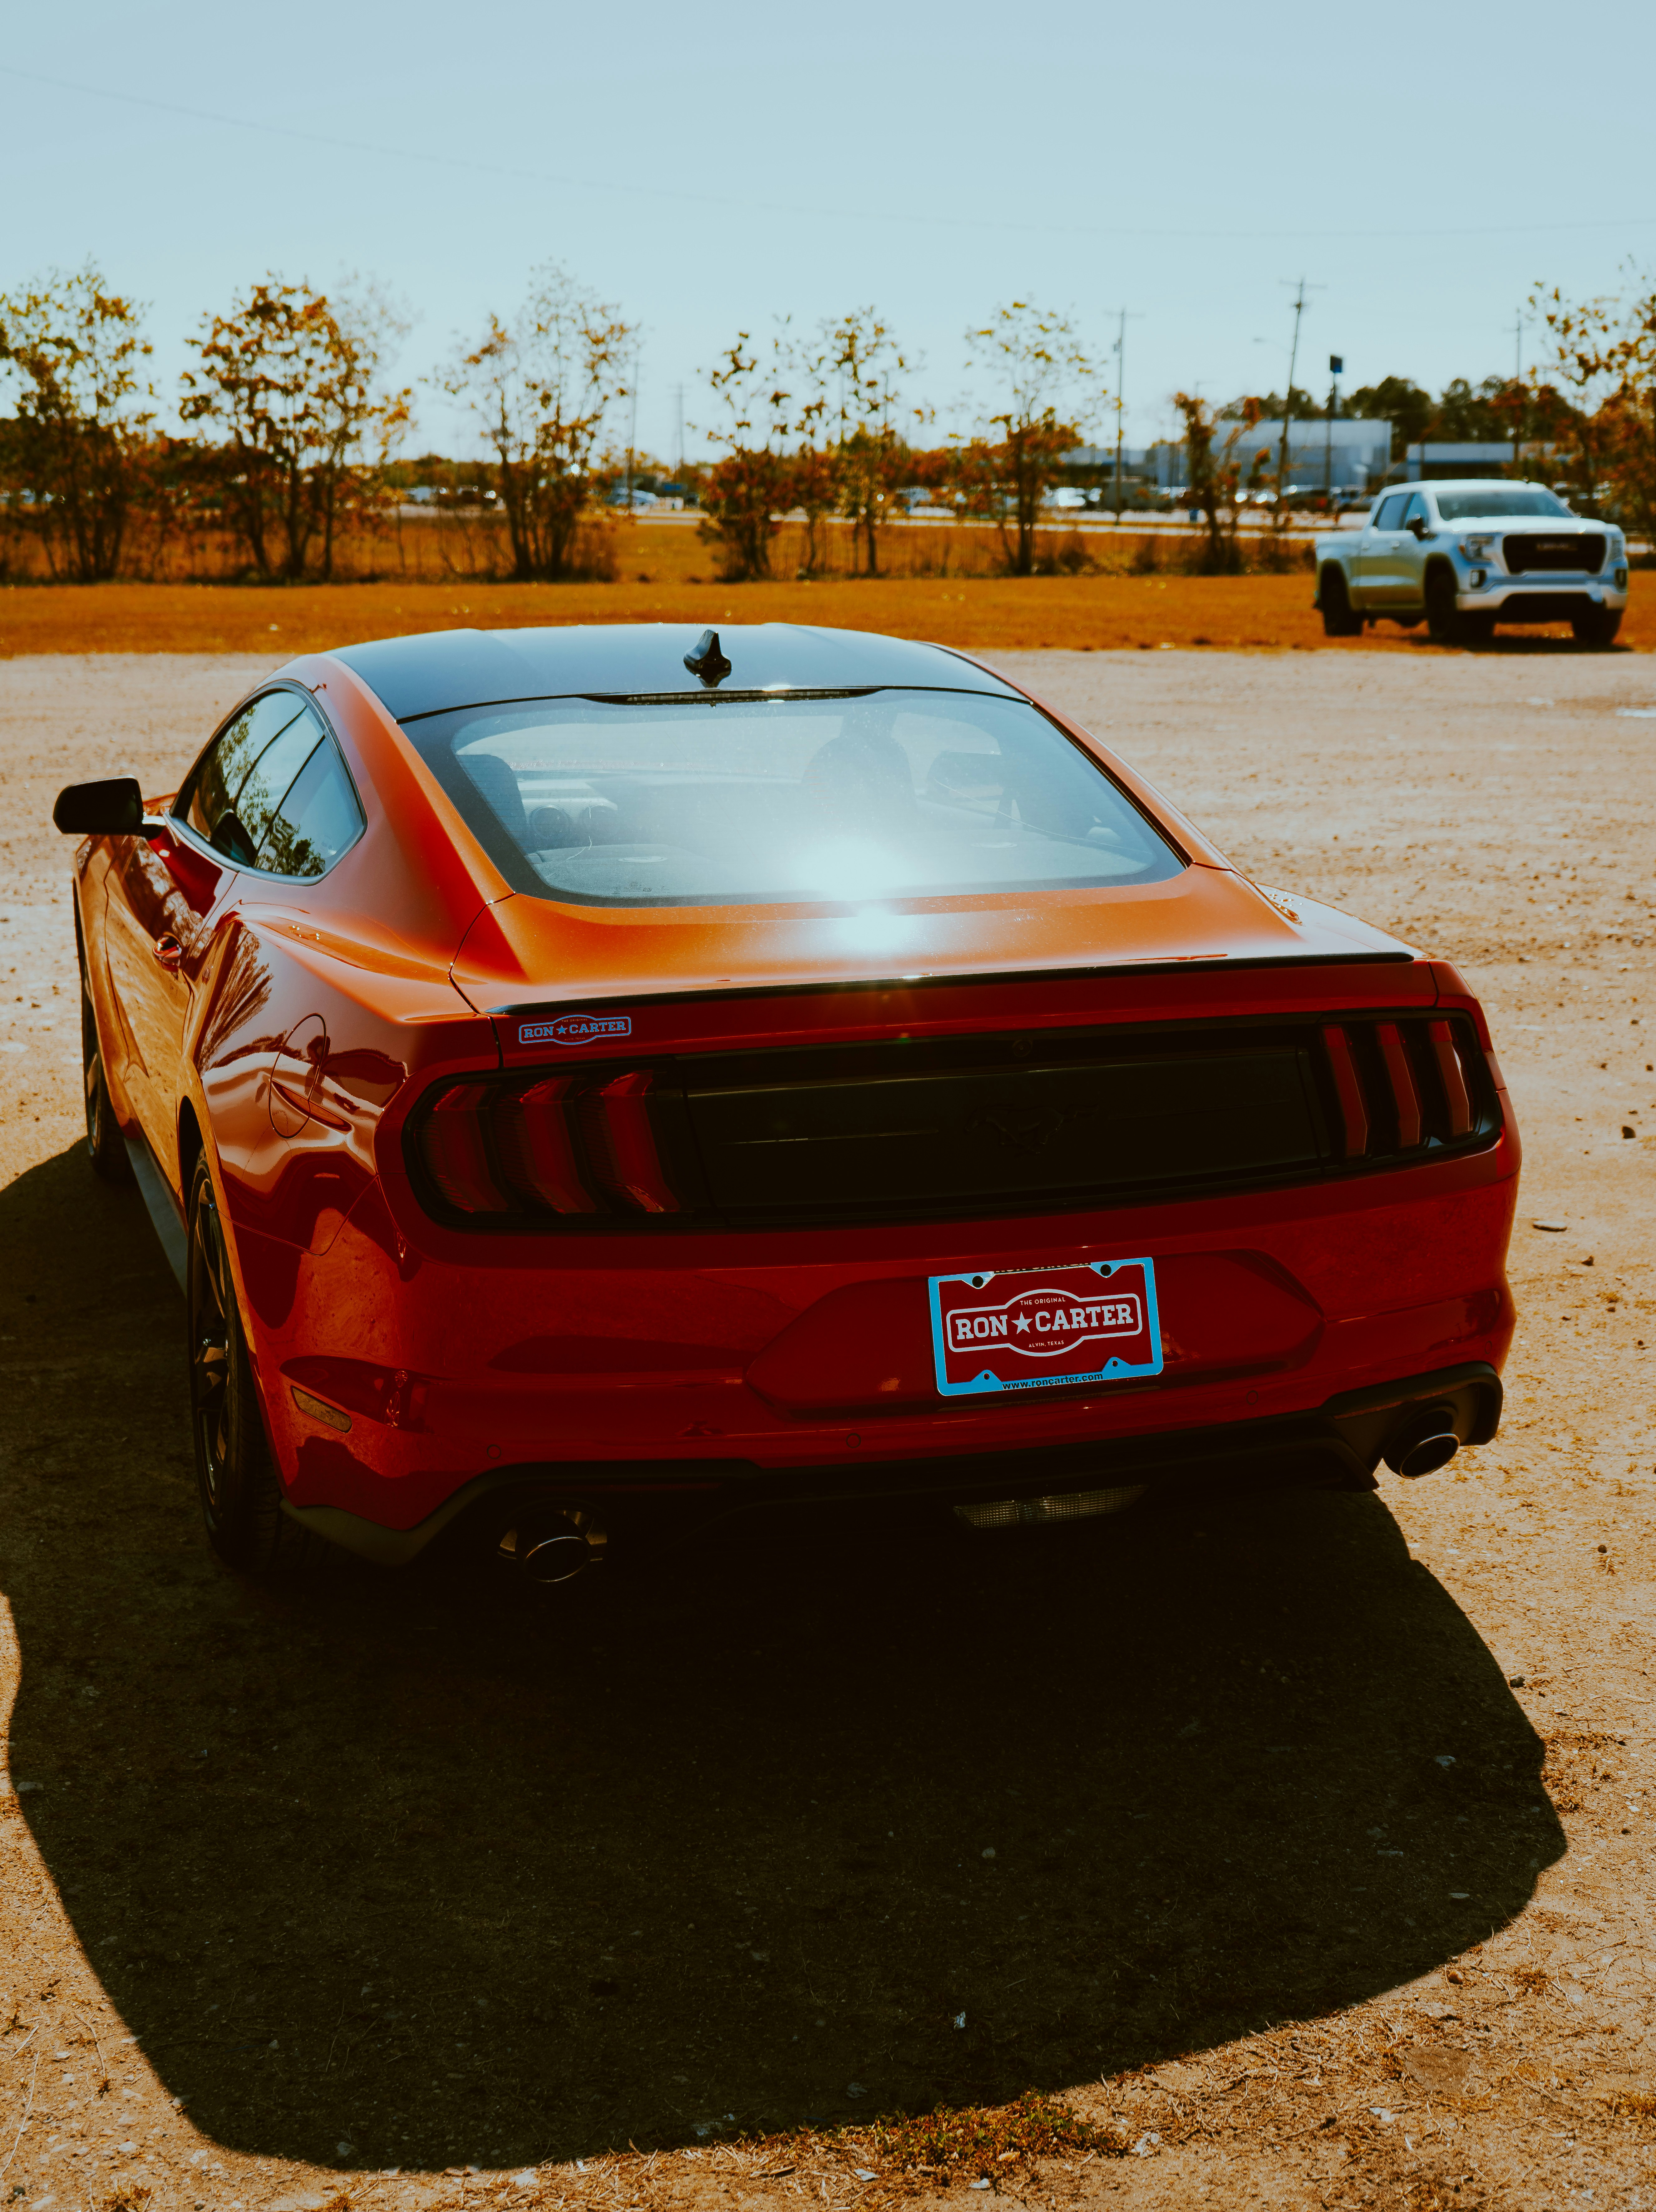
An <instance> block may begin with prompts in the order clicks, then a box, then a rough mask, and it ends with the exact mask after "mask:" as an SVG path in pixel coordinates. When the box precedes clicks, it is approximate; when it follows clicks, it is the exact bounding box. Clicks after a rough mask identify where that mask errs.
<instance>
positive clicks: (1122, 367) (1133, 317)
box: [1111, 307, 1143, 526]
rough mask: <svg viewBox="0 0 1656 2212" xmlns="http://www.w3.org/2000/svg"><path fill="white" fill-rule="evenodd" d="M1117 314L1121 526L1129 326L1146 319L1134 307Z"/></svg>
mask: <svg viewBox="0 0 1656 2212" xmlns="http://www.w3.org/2000/svg"><path fill="white" fill-rule="evenodd" d="M1116 313H1117V330H1116V343H1115V344H1114V345H1113V346H1112V347H1111V352H1112V353H1113V354H1114V355H1115V356H1116V521H1117V526H1119V524H1120V522H1121V440H1122V418H1123V411H1124V410H1125V407H1126V400H1125V398H1124V396H1123V392H1124V387H1125V385H1126V382H1127V325H1128V324H1129V322H1131V323H1137V322H1142V320H1143V316H1142V313H1140V311H1139V310H1138V309H1137V308H1134V307H1118V308H1117V310H1116Z"/></svg>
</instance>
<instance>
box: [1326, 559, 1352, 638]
mask: <svg viewBox="0 0 1656 2212" xmlns="http://www.w3.org/2000/svg"><path fill="white" fill-rule="evenodd" d="M1317 603H1318V605H1319V606H1320V607H1321V609H1322V611H1323V635H1324V637H1361V635H1362V634H1363V618H1362V617H1361V615H1360V614H1359V613H1357V611H1355V608H1354V607H1353V605H1352V604H1351V594H1350V592H1349V591H1348V590H1347V589H1346V580H1345V571H1344V569H1343V568H1334V567H1332V566H1330V567H1329V568H1324V571H1323V573H1322V575H1321V576H1320V577H1319V578H1318V586H1317Z"/></svg>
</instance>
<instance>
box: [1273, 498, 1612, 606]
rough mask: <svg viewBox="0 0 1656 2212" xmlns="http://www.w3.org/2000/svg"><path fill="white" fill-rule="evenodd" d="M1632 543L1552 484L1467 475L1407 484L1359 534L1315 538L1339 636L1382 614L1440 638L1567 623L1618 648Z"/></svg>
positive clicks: (1378, 505)
mask: <svg viewBox="0 0 1656 2212" xmlns="http://www.w3.org/2000/svg"><path fill="white" fill-rule="evenodd" d="M1627 595H1628V552H1627V539H1626V538H1625V536H1624V535H1623V532H1622V530H1621V529H1620V527H1619V526H1617V525H1616V524H1615V523H1606V522H1595V521H1591V520H1587V519H1586V518H1585V517H1583V516H1580V515H1577V514H1573V513H1571V511H1570V509H1569V507H1568V506H1567V505H1566V504H1565V502H1564V501H1562V499H1560V498H1559V496H1558V495H1557V494H1556V492H1554V491H1550V490H1549V489H1548V488H1547V486H1546V485H1545V484H1537V483H1511V482H1501V481H1500V480H1495V479H1488V478H1478V477H1468V478H1465V479H1463V480H1461V481H1458V482H1452V483H1416V484H1403V485H1399V486H1398V487H1397V489H1395V490H1391V491H1387V492H1385V493H1384V494H1383V495H1381V496H1380V497H1379V498H1378V499H1377V500H1376V501H1375V502H1374V505H1373V508H1372V509H1371V511H1370V513H1369V515H1368V519H1367V522H1366V523H1365V525H1364V526H1363V528H1362V530H1361V532H1341V534H1340V535H1339V536H1338V537H1337V538H1335V537H1326V538H1318V540H1317V596H1316V605H1318V607H1319V608H1320V609H1321V611H1322V616H1323V628H1324V631H1325V632H1326V633H1327V635H1329V636H1330V637H1351V636H1355V635H1357V634H1358V633H1359V632H1360V631H1361V629H1362V627H1363V625H1364V623H1369V622H1374V621H1377V620H1379V619H1381V618H1384V619H1385V620H1388V621H1391V622H1395V623H1400V624H1401V625H1402V626H1403V628H1404V629H1412V628H1413V627H1414V626H1415V624H1416V623H1419V622H1421V621H1422V620H1423V621H1424V622H1425V623H1427V625H1428V629H1430V631H1431V634H1432V635H1433V636H1434V638H1435V639H1436V640H1437V641H1439V642H1440V644H1446V645H1449V644H1463V645H1477V644H1483V643H1486V642H1487V641H1489V638H1490V637H1491V636H1492V635H1493V634H1494V631H1495V625H1496V623H1557V622H1567V623H1568V624H1569V625H1570V628H1571V629H1572V630H1573V631H1574V634H1575V635H1576V636H1577V637H1578V638H1579V639H1580V641H1581V642H1582V643H1583V644H1584V645H1598V646H1604V645H1609V644H1610V643H1611V642H1612V641H1614V639H1615V637H1616V632H1617V631H1618V630H1619V629H1621V626H1622V616H1623V611H1624V610H1625V609H1626V606H1627V603H1628V599H1627Z"/></svg>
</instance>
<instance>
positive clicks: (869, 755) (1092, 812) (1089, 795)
mask: <svg viewBox="0 0 1656 2212" xmlns="http://www.w3.org/2000/svg"><path fill="white" fill-rule="evenodd" d="M405 731H406V733H407V735H408V737H409V738H411V740H412V742H413V744H415V745H416V746H417V749H418V750H419V752H420V754H421V757H423V759H424V760H425V762H426V763H427V764H428V765H429V767H430V769H431V770H432V772H433V773H434V775H435V776H436V777H437V779H438V781H439V782H440V783H441V785H442V787H443V789H444V790H445V791H446V792H447V794H448V796H449V798H450V799H452V800H453V801H454V805H455V806H456V807H457V809H458V810H459V811H460V815H461V816H462V817H463V818H464V820H465V822H466V825H467V827H468V828H469V829H471V830H472V834H473V835H474V836H476V838H477V839H478V842H479V843H480V844H481V845H482V846H483V848H484V851H485V852H487V853H488V854H489V855H490V859H491V860H494V862H495V864H496V866H497V867H499V868H500V870H501V872H502V874H503V875H505V877H506V878H507V879H508V882H510V883H511V884H513V885H514V888H515V889H516V890H520V891H523V892H527V893H529V894H531V895H532V896H539V897H542V898H551V899H557V900H559V901H564V902H572V903H575V904H579V905H583V906H684V905H699V906H748V905H758V904H764V905H774V904H776V903H780V902H788V903H793V902H807V901H808V902H819V901H823V900H831V901H834V902H842V901H846V900H864V899H872V898H890V897H893V896H919V897H926V896H939V895H947V894H950V893H962V892H983V891H1018V890H1045V889H1057V888H1060V887H1062V886H1065V885H1072V886H1077V887H1082V886H1090V885H1113V884H1148V883H1157V882H1160V881H1161V880H1163V879H1164V878H1167V877H1169V876H1173V875H1177V874H1178V872H1180V870H1181V869H1182V868H1183V866H1184V862H1183V860H1182V859H1181V858H1180V856H1179V854H1178V853H1177V852H1175V851H1174V850H1173V848H1172V847H1171V846H1170V845H1169V844H1168V843H1167V842H1166V839H1165V838H1163V837H1162V836H1160V833H1159V832H1158V831H1157V829H1155V828H1154V825H1153V824H1152V823H1151V822H1150V821H1149V820H1148V818H1147V817H1146V816H1145V815H1144V814H1143V813H1142V812H1141V811H1140V810H1139V808H1138V807H1137V806H1136V805H1135V804H1134V803H1133V801H1132V800H1131V799H1129V798H1128V796H1127V794H1126V793H1125V792H1123V790H1122V789H1121V788H1120V787H1119V786H1118V785H1117V784H1116V783H1114V782H1112V781H1111V779H1110V777H1109V776H1107V775H1105V772H1104V770H1103V769H1101V768H1100V767H1099V765H1098V763H1096V762H1095V761H1094V760H1093V759H1092V758H1091V757H1089V756H1088V755H1087V753H1086V752H1085V751H1084V750H1082V749H1081V746H1079V745H1078V744H1075V743H1074V742H1073V741H1072V740H1071V739H1070V738H1067V737H1066V736H1064V734H1063V732H1062V731H1061V730H1059V729H1058V728H1057V727H1056V725H1055V724H1053V723H1052V722H1050V721H1049V720H1048V719H1047V718H1046V716H1045V715H1044V714H1041V713H1039V712H1038V710H1037V709H1036V708H1033V707H1032V706H1028V705H1026V704H1025V703H1024V702H1022V701H1021V700H1014V699H1008V698H1005V697H995V696H989V695H985V694H981V693H973V692H953V691H910V690H877V691H868V692H861V693H852V694H831V695H826V696H808V695H807V696H792V697H788V696H783V697H762V696H754V695H753V694H752V693H749V694H747V695H746V696H734V697H733V696H724V697H721V696H719V695H718V694H717V693H716V692H708V693H705V694H703V695H699V696H692V697H686V698H675V699H646V700H624V699H620V700H618V699H548V700H541V701H538V702H533V703H531V704H520V705H514V706H510V707H490V708H461V709H460V710H459V711H457V712H455V713H453V714H432V715H427V716H424V717H423V718H422V719H420V720H417V721H413V722H411V723H407V724H405Z"/></svg>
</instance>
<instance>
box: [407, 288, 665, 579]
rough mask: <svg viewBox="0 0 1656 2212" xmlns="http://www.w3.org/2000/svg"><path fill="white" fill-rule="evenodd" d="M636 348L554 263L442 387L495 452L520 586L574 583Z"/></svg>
mask: <svg viewBox="0 0 1656 2212" xmlns="http://www.w3.org/2000/svg"><path fill="white" fill-rule="evenodd" d="M634 337H635V332H634V330H633V327H632V325H630V324H628V323H624V322H623V321H622V319H621V317H620V313H619V312H618V309H617V308H616V307H614V306H613V305H612V303H610V302H609V301H602V300H599V299H597V298H596V297H594V295H593V294H592V293H590V292H586V291H583V290H582V289H581V287H580V286H579V285H578V284H577V283H575V280H574V278H573V277H572V276H570V275H569V272H568V270H565V269H563V268H562V267H560V266H559V264H557V262H554V261H549V262H547V263H545V265H544V266H543V267H541V268H540V269H539V270H536V271H535V272H534V275H533V278H532V280H531V283H530V289H529V296H528V298H527V300H526V301H524V303H523V306H522V307H521V309H520V311H519V313H518V314H517V316H516V318H515V319H514V320H513V321H512V322H510V323H502V321H501V319H499V317H498V316H496V315H490V318H489V328H488V331H487V332H486V334H485V335H484V339H483V342H482V343H481V344H479V345H478V346H476V347H474V348H472V349H471V350H470V351H467V350H466V349H461V350H460V351H459V352H457V353H456V354H455V356H454V358H453V360H452V361H451V362H450V363H449V366H448V368H447V370H446V371H445V372H444V373H443V374H442V375H441V376H440V377H439V379H438V383H439V385H440V386H441V389H442V390H443V391H445V392H447V393H449V394H450V396H451V397H452V398H456V399H460V400H463V401H464V402H465V404H466V405H467V406H468V407H469V408H470V409H471V410H472V413H473V415H474V416H476V417H477V419H478V423H479V425H480V426H481V428H482V430H483V433H484V436H485V437H486V438H487V440H488V441H489V443H490V447H492V448H493V450H494V454H495V460H496V477H497V483H498V489H499V492H500V501H501V505H502V507H503V508H504V509H505V512H506V522H507V528H508V532H510V536H511V542H512V571H513V574H514V575H515V576H517V577H518V578H520V579H521V580H530V579H534V578H547V579H556V578H557V577H561V576H567V575H568V574H569V573H570V570H571V568H572V567H573V565H574V555H575V534H576V532H577V530H578V529H579V527H580V524H581V517H582V515H583V514H584V513H585V512H586V509H587V507H588V501H590V499H591V497H592V495H593V491H594V486H595V484H596V482H597V479H598V473H599V469H600V463H601V459H602V456H603V453H604V450H605V442H606V430H607V428H608V423H609V419H610V416H611V413H612V410H613V409H614V407H615V406H616V405H617V404H618V402H619V401H621V400H623V399H624V398H627V396H628V393H629V389H630V386H629V382H628V375H627V365H628V361H629V357H630V349H631V346H632V342H633V339H634Z"/></svg>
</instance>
